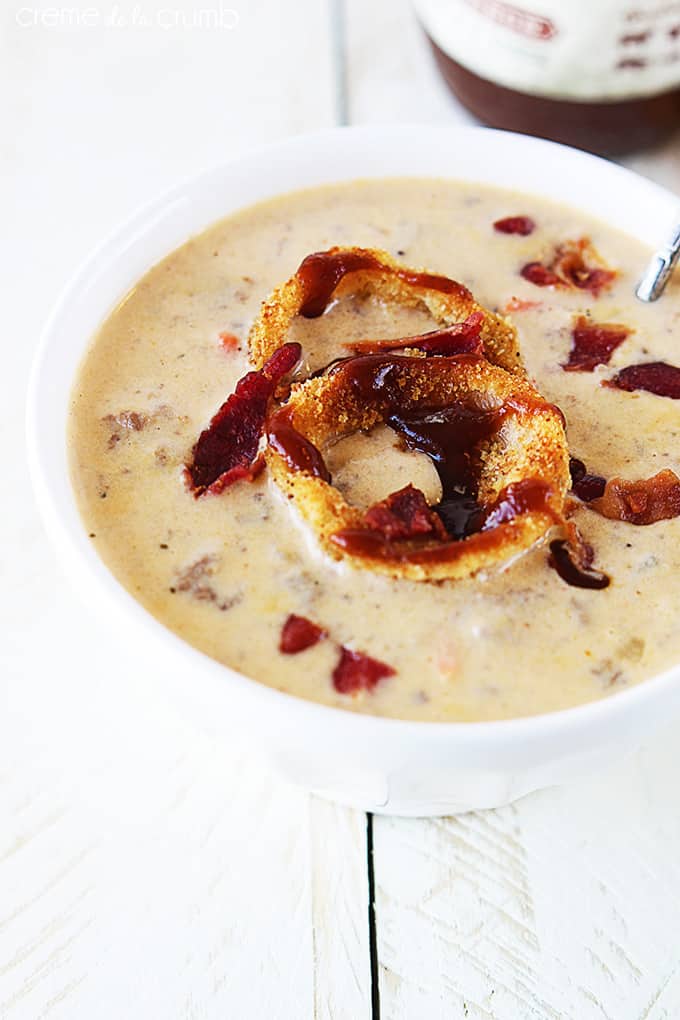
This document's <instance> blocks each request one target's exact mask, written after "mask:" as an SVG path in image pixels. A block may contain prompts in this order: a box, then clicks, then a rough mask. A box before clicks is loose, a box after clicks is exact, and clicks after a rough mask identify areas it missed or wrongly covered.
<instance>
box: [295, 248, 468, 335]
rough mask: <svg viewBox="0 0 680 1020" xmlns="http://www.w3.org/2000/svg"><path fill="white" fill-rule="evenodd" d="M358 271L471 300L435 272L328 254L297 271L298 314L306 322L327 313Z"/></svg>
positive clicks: (361, 255)
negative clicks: (339, 290)
mask: <svg viewBox="0 0 680 1020" xmlns="http://www.w3.org/2000/svg"><path fill="white" fill-rule="evenodd" d="M360 270H364V271H373V272H379V273H386V274H388V275H390V276H396V277H397V278H398V279H400V280H403V282H404V283H408V284H410V285H411V286H412V287H423V288H425V289H429V290H439V291H442V293H444V294H459V295H460V296H461V297H462V298H463V297H470V296H471V295H470V292H469V291H468V289H467V287H464V286H463V284H462V283H457V282H456V281H455V280H450V279H449V278H448V276H437V275H435V274H434V273H415V272H413V271H412V270H409V269H401V268H399V267H397V266H391V265H387V264H386V263H384V262H381V261H380V259H377V258H376V257H375V255H371V254H370V252H359V251H337V252H334V251H330V252H317V253H315V254H314V255H308V256H307V258H306V259H304V260H303V262H302V263H301V265H300V268H299V269H298V271H297V277H298V279H299V280H300V282H301V283H302V293H303V298H302V304H301V306H300V315H302V316H304V317H305V319H316V318H318V317H319V316H320V315H323V313H324V312H325V311H326V308H327V307H328V305H329V303H330V300H331V297H332V296H333V291H334V290H335V288H336V287H337V286H338V284H339V283H340V281H341V280H342V279H343V278H344V277H345V276H346V275H347V274H348V273H356V272H359V271H360Z"/></svg>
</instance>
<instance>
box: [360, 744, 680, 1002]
mask: <svg viewBox="0 0 680 1020" xmlns="http://www.w3.org/2000/svg"><path fill="white" fill-rule="evenodd" d="M677 767H678V754H677V737H676V734H675V731H674V728H673V729H670V730H669V731H668V732H666V733H665V734H664V735H663V736H662V738H661V739H659V740H658V741H656V742H655V743H654V745H653V746H650V747H648V748H647V749H646V750H644V751H643V752H640V753H639V754H637V755H636V756H635V757H634V758H632V759H631V760H630V761H628V762H626V763H623V764H621V765H620V766H619V767H618V768H617V769H614V770H612V771H611V773H610V774H608V775H606V776H601V777H593V778H592V779H590V780H587V781H584V782H580V783H574V784H573V785H571V786H569V787H565V788H561V789H554V790H547V791H544V792H542V793H539V794H534V795H532V796H530V797H527V798H525V799H523V800H522V801H519V802H518V803H517V804H515V805H511V806H510V807H507V808H502V809H499V810H496V811H489V812H479V813H471V814H467V815H462V816H460V817H458V818H446V819H433V820H429V821H424V820H415V821H411V820H399V819H385V818H376V819H375V820H374V843H375V859H376V882H377V900H376V902H377V926H378V928H377V931H378V950H379V957H380V992H381V1004H382V1008H383V1010H384V1012H385V1015H386V1016H389V1017H390V1018H392V1020H401V1018H406V1017H412V1016H427V1017H428V1018H438V1017H442V1018H443V1017H450V1016H458V1015H461V1016H469V1017H474V1018H480V1020H481V1018H484V1020H517V1018H520V1017H540V1018H546V1020H548V1018H550V1020H553V1018H554V1020H557V1018H562V1017H574V1018H579V1020H590V1018H593V1020H596V1018H597V1020H602V1018H604V1020H608V1018H609V1020H620V1018H622V1017H626V1018H627V1020H628V1018H630V1020H638V1018H639V1020H643V1018H648V1017H654V1018H661V1017H669V1018H670V1017H675V1016H677V1015H679V1013H680V938H679V935H678V933H679V931H680V929H679V926H678V917H679V916H680V866H679V865H678V860H679V855H680V813H679V812H678V802H679V798H678V793H677V789H676V785H677V784H676V782H675V778H674V777H675V775H677Z"/></svg>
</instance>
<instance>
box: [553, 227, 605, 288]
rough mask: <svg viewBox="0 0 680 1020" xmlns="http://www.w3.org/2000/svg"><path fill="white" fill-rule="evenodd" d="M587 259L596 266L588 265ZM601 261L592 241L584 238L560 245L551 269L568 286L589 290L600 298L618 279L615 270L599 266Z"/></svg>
mask: <svg viewBox="0 0 680 1020" xmlns="http://www.w3.org/2000/svg"><path fill="white" fill-rule="evenodd" d="M586 258H588V259H589V260H590V261H591V262H595V263H596V264H595V265H588V264H587V262H586ZM599 261H601V260H600V259H599V256H598V255H597V252H596V251H595V249H594V248H593V247H592V245H591V244H590V241H589V240H588V239H587V238H585V237H582V238H580V239H579V240H578V241H565V242H564V243H563V244H560V245H558V247H557V248H556V250H555V258H554V261H553V263H552V266H551V268H552V269H554V270H555V272H556V273H557V274H558V275H559V276H560V277H561V278H562V279H563V280H564V281H565V283H566V284H567V285H568V286H572V287H578V289H579V290H589V291H590V293H591V294H592V295H593V297H598V296H599V294H600V292H601V291H603V290H604V289H605V288H606V287H608V286H609V285H610V284H611V282H612V280H614V278H615V277H616V273H615V271H614V270H613V269H607V268H606V267H605V266H604V265H597V262H599Z"/></svg>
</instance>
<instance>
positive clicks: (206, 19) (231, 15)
mask: <svg viewBox="0 0 680 1020" xmlns="http://www.w3.org/2000/svg"><path fill="white" fill-rule="evenodd" d="M15 21H16V24H17V25H18V26H19V27H20V28H53V29H84V28H110V29H114V30H115V29H130V28H139V29H145V28H160V29H164V30H166V31H167V30H171V29H188V30H199V31H201V30H202V31H211V30H216V29H220V30H225V29H226V30H231V29H234V28H236V27H237V25H238V23H239V13H238V11H237V10H235V9H234V8H233V7H227V6H226V4H224V3H222V2H220V0H216V2H214V3H204V4H202V5H200V6H191V7H190V8H187V7H186V6H181V5H180V4H176V5H174V6H173V5H172V4H167V5H165V6H162V5H157V4H154V5H153V6H152V5H148V6H145V5H144V4H141V3H136V4H133V5H126V4H122V3H114V4H111V5H110V6H108V7H102V6H95V5H93V4H91V5H88V6H76V5H74V4H65V5H56V4H55V5H52V6H46V5H45V6H44V5H42V4H41V5H40V6H38V5H35V6H32V5H30V4H26V5H23V6H21V7H19V8H17V11H16V14H15Z"/></svg>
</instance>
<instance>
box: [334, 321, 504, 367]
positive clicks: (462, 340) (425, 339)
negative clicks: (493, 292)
mask: <svg viewBox="0 0 680 1020" xmlns="http://www.w3.org/2000/svg"><path fill="white" fill-rule="evenodd" d="M483 321H484V314H483V313H482V312H473V313H472V315H468V317H467V319H465V321H464V322H455V323H454V324H453V325H452V326H447V327H446V328H445V329H435V330H432V332H430V333H422V334H421V335H420V336H404V337H400V338H399V339H395V340H352V341H348V342H347V343H345V344H344V345H343V346H344V347H348V348H349V349H350V350H353V351H356V352H357V353H358V354H376V353H378V352H379V351H396V350H399V348H401V347H413V348H416V349H417V350H419V351H425V353H426V354H427V355H428V357H429V356H430V355H432V354H444V355H449V356H450V357H451V356H453V355H456V354H483V353H484V343H483V341H482V337H481V328H482V323H483Z"/></svg>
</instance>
